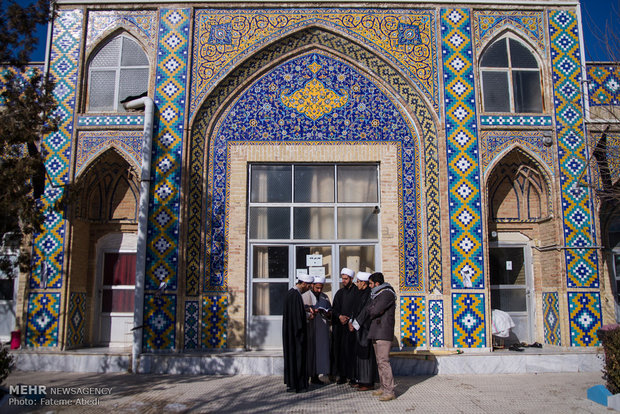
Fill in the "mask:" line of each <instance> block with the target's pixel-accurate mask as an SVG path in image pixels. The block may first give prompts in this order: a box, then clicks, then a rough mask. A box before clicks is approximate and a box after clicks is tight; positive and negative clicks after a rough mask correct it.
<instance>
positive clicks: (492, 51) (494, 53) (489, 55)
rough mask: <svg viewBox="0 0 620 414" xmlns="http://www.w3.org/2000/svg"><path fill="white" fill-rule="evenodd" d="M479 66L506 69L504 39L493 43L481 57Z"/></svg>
mask: <svg viewBox="0 0 620 414" xmlns="http://www.w3.org/2000/svg"><path fill="white" fill-rule="evenodd" d="M480 66H487V67H491V68H507V67H508V53H506V39H501V40H498V41H497V42H495V43H493V44H492V45H491V46H490V47H489V48H488V49H487V50H486V51H485V52H484V54H483V55H482V61H481V62H480Z"/></svg>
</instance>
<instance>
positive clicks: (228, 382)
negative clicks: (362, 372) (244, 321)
mask: <svg viewBox="0 0 620 414" xmlns="http://www.w3.org/2000/svg"><path fill="white" fill-rule="evenodd" d="M396 382H397V388H396V394H397V396H398V398H397V399H396V400H394V401H388V402H380V401H378V400H377V398H376V397H373V396H372V395H370V393H369V392H359V391H356V390H354V389H352V388H351V387H349V386H348V385H336V384H329V385H324V386H314V387H313V388H311V390H310V391H309V392H307V393H304V394H294V393H287V392H285V386H284V384H283V382H282V377H279V376H257V375H234V376H185V375H154V374H148V375H131V374H123V373H108V374H93V373H71V372H62V373H59V372H24V371H17V372H14V373H12V374H11V375H10V376H9V378H8V379H7V381H6V382H5V385H13V386H14V385H17V384H28V385H43V386H45V387H46V398H49V399H54V400H55V401H56V402H59V401H58V400H60V399H65V400H66V401H65V402H64V405H53V404H52V403H48V404H47V405H46V406H34V407H23V406H22V407H18V406H15V405H11V406H8V405H5V406H3V407H0V412H3V413H23V412H37V413H55V412H58V413H61V412H62V413H110V412H111V413H114V414H121V413H184V412H192V413H194V412H196V413H253V414H254V413H322V414H327V413H335V414H336V413H337V414H340V413H372V414H375V413H467V414H472V413H497V412H501V413H541V412H544V413H545V414H549V413H605V412H606V413H609V412H611V411H610V410H608V409H607V408H606V407H604V406H602V405H598V404H596V403H594V402H592V401H590V400H588V399H587V397H586V395H587V390H588V388H590V387H592V386H594V385H597V384H604V382H603V379H602V374H601V373H600V372H598V373H595V372H581V373H545V374H495V375H480V374H478V375H437V376H417V377H398V378H396ZM59 387H75V388H74V389H69V388H59ZM86 387H94V388H93V389H88V388H86ZM97 390H103V391H104V392H106V393H107V392H108V391H109V395H96V393H97V392H101V391H97ZM54 391H56V392H59V391H62V392H68V393H69V395H64V396H63V395H58V394H56V395H51V393H52V392H54ZM85 391H86V392H89V394H84V392H85ZM78 392H81V394H79V393H78ZM80 399H82V400H80ZM78 402H81V403H82V404H88V403H96V405H94V406H89V405H79V406H76V405H75V404H77V403H78ZM68 404H71V405H68Z"/></svg>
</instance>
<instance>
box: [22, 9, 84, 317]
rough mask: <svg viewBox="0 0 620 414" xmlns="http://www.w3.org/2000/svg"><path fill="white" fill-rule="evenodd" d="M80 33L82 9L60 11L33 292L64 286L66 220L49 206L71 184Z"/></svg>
mask: <svg viewBox="0 0 620 414" xmlns="http://www.w3.org/2000/svg"><path fill="white" fill-rule="evenodd" d="M81 34H82V10H59V11H58V14H57V15H56V18H55V19H54V23H53V39H54V41H53V43H52V47H51V54H50V65H49V73H50V75H51V76H52V78H53V79H54V80H55V82H56V86H55V88H54V92H53V93H54V97H55V98H56V101H57V102H58V108H57V109H56V116H57V117H58V130H57V131H56V132H54V133H51V134H49V135H47V136H45V137H43V139H42V142H41V147H42V152H43V153H44V154H46V159H45V169H46V171H47V175H48V177H49V179H48V180H46V181H45V191H44V194H43V197H42V199H41V200H42V202H41V208H42V209H43V210H44V211H45V213H44V214H45V221H44V223H43V229H44V230H43V231H42V232H41V233H38V234H36V235H35V237H34V249H33V250H34V252H33V253H34V254H33V259H32V260H33V270H32V274H31V276H30V283H29V287H30V288H31V289H37V288H52V289H60V288H61V287H62V284H63V281H62V268H63V263H64V243H65V240H64V239H65V220H64V217H63V216H62V214H61V213H59V212H57V211H54V210H53V209H50V208H48V207H51V206H52V205H54V203H55V202H56V201H57V200H59V199H60V197H61V196H62V193H63V188H64V187H63V186H64V184H66V183H67V182H68V181H69V166H70V160H71V143H72V137H73V118H74V115H73V113H74V109H75V91H76V83H77V72H78V67H77V62H79V61H80V59H79V57H80V36H81ZM30 318H31V315H29V316H28V319H29V320H30Z"/></svg>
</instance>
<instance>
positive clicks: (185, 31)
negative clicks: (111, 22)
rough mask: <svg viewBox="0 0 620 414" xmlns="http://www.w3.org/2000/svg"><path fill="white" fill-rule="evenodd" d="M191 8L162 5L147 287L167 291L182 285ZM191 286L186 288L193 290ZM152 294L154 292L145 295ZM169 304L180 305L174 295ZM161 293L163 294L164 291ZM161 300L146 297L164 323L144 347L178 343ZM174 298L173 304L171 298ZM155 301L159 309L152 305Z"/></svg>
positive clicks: (149, 309)
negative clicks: (183, 170)
mask: <svg viewBox="0 0 620 414" xmlns="http://www.w3.org/2000/svg"><path fill="white" fill-rule="evenodd" d="M189 16H190V10H189V9H161V10H160V26H159V46H158V48H157V68H156V73H155V78H156V83H157V87H156V90H155V99H154V101H155V105H156V106H157V108H158V113H159V117H157V119H156V123H155V127H154V136H153V148H152V168H151V183H152V184H151V187H150V195H149V222H148V231H147V251H146V280H145V290H147V291H148V290H156V289H158V287H159V285H160V283H161V282H165V283H166V284H167V287H166V290H167V291H176V290H177V284H178V274H177V273H178V268H177V266H178V250H179V248H178V245H179V214H180V208H179V204H180V203H179V200H180V194H179V190H180V188H181V158H182V151H183V122H184V119H185V84H186V81H187V59H188V53H187V52H188V39H189V24H190V18H189ZM189 290H190V286H188V287H187V293H188V294H189ZM146 296H150V295H145V297H146ZM165 296H166V297H168V298H169V299H167V302H166V309H168V308H170V307H174V308H175V309H176V303H177V297H176V295H175V294H170V295H165ZM162 297H163V296H162ZM160 302H161V300H159V301H158V300H155V301H153V300H151V301H147V300H145V302H144V313H145V315H151V314H153V313H154V312H155V313H158V315H161V316H158V317H159V319H157V320H155V319H152V320H151V321H152V322H153V323H155V321H159V322H158V323H161V324H162V325H161V326H160V325H153V324H152V323H146V322H145V324H144V325H145V327H144V336H145V338H148V340H145V342H144V344H145V345H144V346H145V348H146V349H171V348H174V346H175V339H174V338H175V334H176V333H175V331H174V329H175V328H174V317H175V316H174V314H173V315H172V316H171V319H172V325H171V331H172V332H171V333H168V332H167V331H166V330H163V328H162V327H163V326H166V327H167V325H165V324H163V322H164V321H165V322H166V323H168V322H169V320H168V319H166V318H164V317H163V315H164V314H166V312H164V311H163V310H162V306H163V304H161V303H160ZM173 302H174V303H173ZM153 306H155V308H153Z"/></svg>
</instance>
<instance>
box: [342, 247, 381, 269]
mask: <svg viewBox="0 0 620 414" xmlns="http://www.w3.org/2000/svg"><path fill="white" fill-rule="evenodd" d="M340 267H341V268H342V267H348V268H349V269H352V270H354V271H355V272H369V273H372V272H374V271H375V270H376V269H377V268H376V267H375V246H340Z"/></svg>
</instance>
